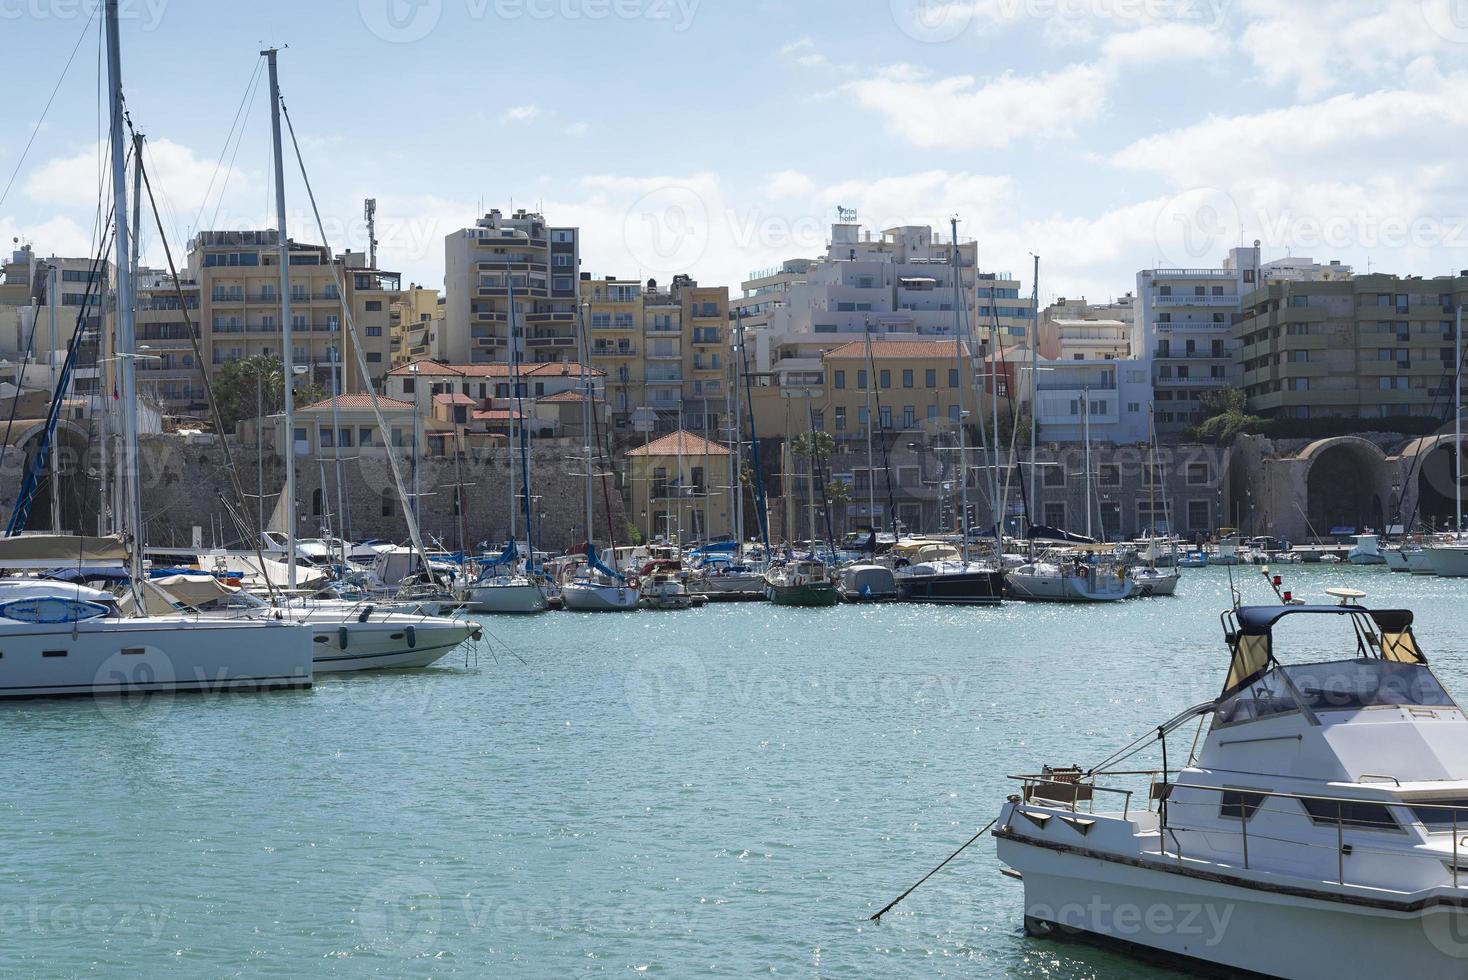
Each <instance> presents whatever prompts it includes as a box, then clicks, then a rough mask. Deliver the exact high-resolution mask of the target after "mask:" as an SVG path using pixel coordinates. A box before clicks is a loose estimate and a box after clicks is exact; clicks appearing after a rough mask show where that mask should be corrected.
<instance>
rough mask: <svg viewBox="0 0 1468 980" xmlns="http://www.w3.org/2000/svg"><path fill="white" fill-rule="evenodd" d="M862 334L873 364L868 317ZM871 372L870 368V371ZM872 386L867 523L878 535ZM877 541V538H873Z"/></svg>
mask: <svg viewBox="0 0 1468 980" xmlns="http://www.w3.org/2000/svg"><path fill="white" fill-rule="evenodd" d="M862 333H864V334H865V335H866V348H867V350H866V353H867V364H868V365H870V364H871V363H872V321H871V318H870V317H868V318H867V319H866V320H865V321H864V322H863V323H862ZM868 370H870V368H869V369H868ZM958 376H959V377H960V378H962V377H963V369H962V367H960V368H959V372H958ZM872 387H873V386H872V385H867V386H866V389H867V424H866V430H867V521H868V522H869V523H870V524H871V525H872V533H873V534H874V535H875V534H876V533H877V467H876V465H875V464H874V462H873V460H872V425H873V423H874V422H875V421H876V416H875V415H874V414H872ZM873 540H875V538H873Z"/></svg>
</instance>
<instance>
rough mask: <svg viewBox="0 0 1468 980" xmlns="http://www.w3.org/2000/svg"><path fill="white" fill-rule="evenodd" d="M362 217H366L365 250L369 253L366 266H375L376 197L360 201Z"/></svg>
mask: <svg viewBox="0 0 1468 980" xmlns="http://www.w3.org/2000/svg"><path fill="white" fill-rule="evenodd" d="M362 217H364V218H366V219H367V251H368V254H369V255H370V258H369V259H368V265H367V267H368V268H369V269H376V268H377V198H375V197H369V198H367V200H366V201H364V202H363V203H362Z"/></svg>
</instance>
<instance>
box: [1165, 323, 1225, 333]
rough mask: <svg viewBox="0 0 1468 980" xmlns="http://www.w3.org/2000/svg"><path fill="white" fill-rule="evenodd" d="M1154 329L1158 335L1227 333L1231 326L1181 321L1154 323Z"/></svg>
mask: <svg viewBox="0 0 1468 980" xmlns="http://www.w3.org/2000/svg"><path fill="white" fill-rule="evenodd" d="M1152 329H1153V330H1154V331H1156V332H1157V333H1179V332H1194V331H1201V332H1203V333H1227V332H1228V329H1229V324H1227V323H1211V322H1209V321H1207V320H1179V321H1176V322H1170V323H1161V322H1158V323H1154V324H1152Z"/></svg>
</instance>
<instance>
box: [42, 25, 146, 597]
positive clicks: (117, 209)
mask: <svg viewBox="0 0 1468 980" xmlns="http://www.w3.org/2000/svg"><path fill="white" fill-rule="evenodd" d="M103 16H104V19H105V21H106V29H107V101H108V104H109V106H110V116H111V134H110V136H111V149H112V195H113V201H114V202H115V204H114V208H113V211H114V218H113V220H114V221H115V222H116V226H117V252H116V254H117V257H118V262H117V312H116V326H115V330H116V334H117V344H116V349H117V353H118V354H120V355H121V360H120V361H119V363H118V366H119V369H120V371H119V374H120V377H121V381H122V426H123V429H122V431H123V439H124V465H125V478H126V481H127V490H126V492H127V523H129V524H131V525H132V527H131V531H132V537H133V540H132V547H131V548H129V549H128V580H129V586H130V588H131V589H132V595H133V608H134V609H137V610H139V611H140V612H141V610H142V609H143V522H142V511H143V506H142V500H141V497H140V495H139V493H138V489H139V478H138V477H139V470H138V389H137V365H136V363H135V362H134V359H133V355H134V353H135V348H136V346H137V342H136V337H135V332H134V326H133V324H134V319H133V288H134V283H133V275H132V269H131V268H129V267H128V264H127V261H126V256H128V255H130V254H132V249H131V240H130V239H129V237H128V235H129V232H130V230H131V229H130V228H129V225H128V212H127V153H126V151H125V150H124V149H123V144H122V127H123V115H122V52H121V43H120V42H119V40H118V36H117V34H118V31H117V0H106V5H105V7H104V11H103ZM48 298H49V299H51V301H52V302H53V303H54V302H55V301H56V300H55V298H54V297H48Z"/></svg>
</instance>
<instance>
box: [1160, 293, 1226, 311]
mask: <svg viewBox="0 0 1468 980" xmlns="http://www.w3.org/2000/svg"><path fill="white" fill-rule="evenodd" d="M1154 305H1156V306H1215V307H1217V306H1224V307H1229V308H1233V307H1237V306H1238V305H1239V297H1237V296H1157V297H1155V298H1154Z"/></svg>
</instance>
